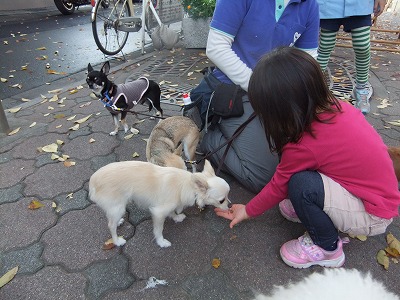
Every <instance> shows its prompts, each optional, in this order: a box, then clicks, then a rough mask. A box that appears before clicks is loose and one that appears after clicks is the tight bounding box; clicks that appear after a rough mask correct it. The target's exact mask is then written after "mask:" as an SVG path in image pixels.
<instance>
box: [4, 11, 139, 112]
mask: <svg viewBox="0 0 400 300" xmlns="http://www.w3.org/2000/svg"><path fill="white" fill-rule="evenodd" d="M140 9H141V6H140V5H138V8H136V9H135V10H137V11H139V10H140ZM90 12H91V6H84V7H80V8H79V10H77V11H75V13H74V14H72V15H70V16H64V15H62V14H61V13H60V12H59V11H58V10H56V8H54V10H52V9H50V10H44V11H43V10H42V11H29V12H24V13H23V14H19V13H15V12H10V13H4V12H3V13H2V12H0V19H1V20H2V21H1V23H0V77H1V78H2V82H0V92H1V94H0V99H2V100H3V107H4V108H10V107H13V106H16V105H18V104H20V102H21V100H20V99H17V98H16V97H17V96H18V94H20V93H22V92H25V91H29V90H31V89H34V88H37V87H41V86H43V87H45V88H47V89H48V90H51V89H53V88H52V83H54V82H55V81H58V82H59V81H60V80H61V81H62V80H65V84H67V83H68V82H70V81H71V76H73V75H74V74H77V73H78V72H82V71H84V70H86V69H87V65H88V63H91V64H92V65H97V64H100V63H103V62H105V61H106V60H110V59H111V58H110V57H106V56H105V55H104V54H103V53H102V52H101V51H100V50H98V48H97V46H96V43H95V41H94V38H93V34H92V26H91V23H90ZM138 13H140V12H138ZM140 37H141V36H140V32H138V33H131V34H130V36H129V38H128V43H127V44H126V46H125V47H124V49H123V51H124V54H125V55H126V56H125V58H129V54H131V53H132V52H134V51H137V50H139V49H140ZM113 58H114V59H113V65H116V64H118V63H122V62H123V61H122V59H121V58H122V56H121V55H118V57H113ZM115 58H116V59H115ZM46 65H47V66H48V67H47V68H46ZM49 70H53V71H54V72H53V73H56V74H49V73H48V71H49ZM4 79H6V80H7V82H3V81H4ZM36 96H38V95H36Z"/></svg>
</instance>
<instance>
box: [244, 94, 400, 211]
mask: <svg viewBox="0 0 400 300" xmlns="http://www.w3.org/2000/svg"><path fill="white" fill-rule="evenodd" d="M341 105H342V110H343V112H342V113H338V114H336V116H335V117H334V118H333V119H332V120H331V121H330V123H328V124H327V123H320V122H316V121H314V122H313V123H312V125H311V127H312V130H313V133H314V136H315V137H312V136H311V135H310V134H309V133H304V135H303V137H302V138H301V140H300V141H299V142H298V143H289V144H287V145H285V146H284V148H283V151H282V157H281V161H280V163H279V165H278V167H277V169H276V172H275V174H274V176H273V177H272V179H271V181H270V182H269V183H268V184H267V185H266V186H265V187H264V188H263V189H262V190H261V191H260V192H259V193H258V194H257V195H256V196H255V197H254V198H253V199H252V200H251V201H250V202H249V203H248V204H247V205H246V212H247V214H248V215H249V216H250V217H256V216H259V215H261V214H262V213H264V212H265V211H266V210H268V209H270V208H271V207H273V206H275V205H276V204H278V203H279V202H280V201H282V200H283V199H285V198H287V194H288V182H289V180H290V177H291V176H292V175H293V174H295V173H297V172H300V171H304V170H316V171H318V172H320V173H322V174H324V175H326V176H328V177H330V178H331V179H333V180H334V181H336V182H337V183H339V184H340V185H341V186H342V187H344V188H345V189H346V190H348V191H349V192H350V193H352V194H353V195H355V196H357V197H359V198H360V199H361V200H362V201H363V203H364V206H365V209H366V211H367V212H368V213H370V214H372V215H375V216H378V217H381V218H387V219H389V218H392V217H394V216H397V215H398V207H399V205H400V192H399V189H398V182H397V179H396V175H395V173H394V168H393V163H392V160H391V159H390V157H389V154H388V152H387V147H386V145H385V144H384V142H383V141H382V138H381V137H380V136H379V134H378V133H377V132H376V131H375V129H374V128H373V127H372V126H371V125H370V124H369V123H368V122H367V120H366V119H365V117H364V116H363V115H362V113H361V112H360V111H359V110H357V109H355V108H354V107H353V106H351V105H350V104H348V103H345V102H344V103H342V104H341ZM322 116H323V118H325V117H329V116H331V115H328V114H326V113H324V114H322Z"/></svg>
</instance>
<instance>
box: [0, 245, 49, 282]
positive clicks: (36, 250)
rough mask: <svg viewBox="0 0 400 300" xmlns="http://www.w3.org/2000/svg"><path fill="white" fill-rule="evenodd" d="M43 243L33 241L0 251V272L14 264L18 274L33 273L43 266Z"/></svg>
mask: <svg viewBox="0 0 400 300" xmlns="http://www.w3.org/2000/svg"><path fill="white" fill-rule="evenodd" d="M42 251H43V245H42V244H40V243H34V244H32V245H30V246H28V247H26V248H23V249H19V250H14V251H9V252H7V253H3V254H1V253H0V262H1V263H0V274H5V273H6V272H7V271H8V270H11V269H12V268H14V267H15V266H18V274H19V275H21V274H27V273H35V272H37V271H39V270H40V269H41V268H42V267H43V266H44V264H43V261H42V260H41V258H40V256H41V255H42Z"/></svg>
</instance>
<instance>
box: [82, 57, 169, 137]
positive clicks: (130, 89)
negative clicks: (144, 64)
mask: <svg viewBox="0 0 400 300" xmlns="http://www.w3.org/2000/svg"><path fill="white" fill-rule="evenodd" d="M109 72H110V63H109V62H108V61H107V62H105V63H104V65H103V66H102V67H101V69H100V71H95V70H93V67H92V66H91V65H90V63H89V64H88V75H87V77H86V82H87V84H88V85H89V88H91V89H94V88H96V86H100V87H102V90H101V92H100V95H99V98H100V101H101V102H103V104H104V107H106V108H107V109H108V111H109V112H110V113H111V115H112V116H113V119H114V124H115V129H114V131H111V132H110V135H116V134H117V133H118V129H119V120H118V115H119V114H120V115H121V123H122V125H123V126H124V130H125V133H126V132H127V131H128V129H129V126H128V125H127V124H126V120H125V118H126V115H127V114H128V111H129V110H131V109H132V108H133V107H134V106H135V105H137V104H142V105H144V104H146V103H147V104H148V105H149V112H150V111H151V110H152V109H153V108H155V109H156V110H157V111H158V112H159V114H160V115H161V117H163V110H162V109H161V106H160V98H161V90H160V86H159V85H158V84H157V83H156V82H155V81H153V80H149V79H147V78H146V77H140V78H138V79H137V80H135V81H132V82H128V83H125V84H115V83H113V82H112V81H111V80H109V79H108V78H107V76H108V74H109Z"/></svg>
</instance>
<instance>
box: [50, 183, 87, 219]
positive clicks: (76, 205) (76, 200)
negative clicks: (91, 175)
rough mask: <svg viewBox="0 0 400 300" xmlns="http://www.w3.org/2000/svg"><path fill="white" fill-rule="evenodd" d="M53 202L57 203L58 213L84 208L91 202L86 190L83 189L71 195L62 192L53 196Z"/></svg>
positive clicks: (62, 213)
mask: <svg viewBox="0 0 400 300" xmlns="http://www.w3.org/2000/svg"><path fill="white" fill-rule="evenodd" d="M55 202H56V203H57V212H58V213H59V214H60V215H64V214H66V213H67V212H70V211H72V210H80V209H84V208H85V207H88V206H89V205H90V204H91V202H90V201H89V198H88V192H87V191H86V190H85V189H81V190H79V191H77V192H75V193H72V195H70V194H62V195H60V196H58V197H56V198H55Z"/></svg>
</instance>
